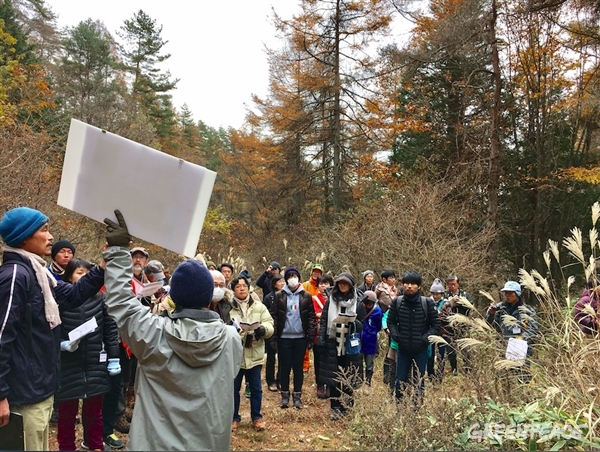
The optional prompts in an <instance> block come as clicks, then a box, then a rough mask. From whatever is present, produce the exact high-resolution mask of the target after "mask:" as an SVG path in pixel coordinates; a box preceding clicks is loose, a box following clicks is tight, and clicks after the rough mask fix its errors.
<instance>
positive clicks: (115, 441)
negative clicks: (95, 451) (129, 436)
mask: <svg viewBox="0 0 600 452" xmlns="http://www.w3.org/2000/svg"><path fill="white" fill-rule="evenodd" d="M104 443H105V444H106V445H107V446H109V447H111V448H112V449H123V445H124V444H123V441H121V440H120V439H119V437H118V436H117V435H115V434H114V433H111V434H110V435H108V436H105V437H104Z"/></svg>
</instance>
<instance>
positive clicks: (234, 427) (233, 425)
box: [231, 421, 240, 432]
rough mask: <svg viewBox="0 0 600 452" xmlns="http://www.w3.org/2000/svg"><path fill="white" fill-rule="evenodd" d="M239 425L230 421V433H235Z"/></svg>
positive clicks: (237, 422)
mask: <svg viewBox="0 0 600 452" xmlns="http://www.w3.org/2000/svg"><path fill="white" fill-rule="evenodd" d="M239 425H240V423H239V421H231V431H232V432H235V431H236V430H237V428H238V427H239Z"/></svg>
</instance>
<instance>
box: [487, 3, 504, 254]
mask: <svg viewBox="0 0 600 452" xmlns="http://www.w3.org/2000/svg"><path fill="white" fill-rule="evenodd" d="M497 17H498V11H497V4H496V0H492V12H491V18H490V42H491V59H492V71H493V73H492V82H493V85H494V98H493V105H492V115H491V124H490V129H491V131H490V163H489V182H488V218H487V223H488V226H489V227H490V228H492V229H496V226H497V225H498V192H499V190H500V157H501V152H502V149H501V144H500V108H501V106H500V96H501V93H502V77H501V76H500V58H499V56H498V40H497V38H496V20H497ZM497 252H498V248H497V245H496V242H495V241H494V243H493V244H492V247H491V254H492V255H491V256H490V257H491V259H492V261H494V260H495V258H496V255H497Z"/></svg>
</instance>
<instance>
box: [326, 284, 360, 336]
mask: <svg viewBox="0 0 600 452" xmlns="http://www.w3.org/2000/svg"><path fill="white" fill-rule="evenodd" d="M336 289H337V288H336V287H334V289H333V290H332V291H331V295H330V300H331V301H330V303H329V312H328V313H327V336H328V337H330V338H331V339H335V337H336V332H337V324H336V323H335V322H334V320H335V319H336V318H337V316H338V315H340V312H342V308H345V309H344V314H346V315H356V290H354V288H352V289H351V291H350V292H348V293H347V294H342V293H341V292H339V291H337V290H336ZM347 297H349V298H347Z"/></svg>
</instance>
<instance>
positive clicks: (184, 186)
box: [58, 119, 217, 257]
mask: <svg viewBox="0 0 600 452" xmlns="http://www.w3.org/2000/svg"><path fill="white" fill-rule="evenodd" d="M216 176H217V173H215V172H214V171H210V170H208V169H206V168H204V167H202V166H199V165H196V164H193V163H189V162H186V161H185V160H182V159H178V158H176V157H173V156H172V155H168V154H165V153H164V152H160V151H157V150H156V149H152V148H150V147H148V146H144V145H141V144H139V143H136V142H134V141H131V140H128V139H126V138H123V137H120V136H118V135H115V134H112V133H109V132H106V131H103V130H101V129H98V128H97V127H93V126H90V125H88V124H85V123H83V122H80V121H77V120H76V119H72V120H71V128H70V130H69V139H68V141H67V150H66V154H65V161H64V165H63V172H62V179H61V183H60V191H59V194H58V204H59V205H61V206H63V207H66V208H67V209H71V210H73V211H75V212H77V213H80V214H82V215H85V216H87V217H90V218H92V219H94V220H97V221H100V222H103V221H104V218H107V217H108V218H111V219H113V220H115V216H114V210H115V209H119V210H120V211H121V212H122V213H123V216H124V218H125V221H126V222H127V227H128V229H129V232H130V233H131V234H132V235H133V236H135V237H138V238H140V239H143V240H146V241H148V242H151V243H154V244H156V245H159V246H161V247H163V248H166V249H168V250H171V251H174V252H176V253H180V254H183V255H184V256H187V257H193V256H195V255H196V248H197V246H198V240H199V238H200V233H201V231H202V225H203V223H204V217H205V216H206V211H207V209H208V204H209V201H210V196H211V194H212V189H213V186H214V183H215V179H216Z"/></svg>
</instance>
